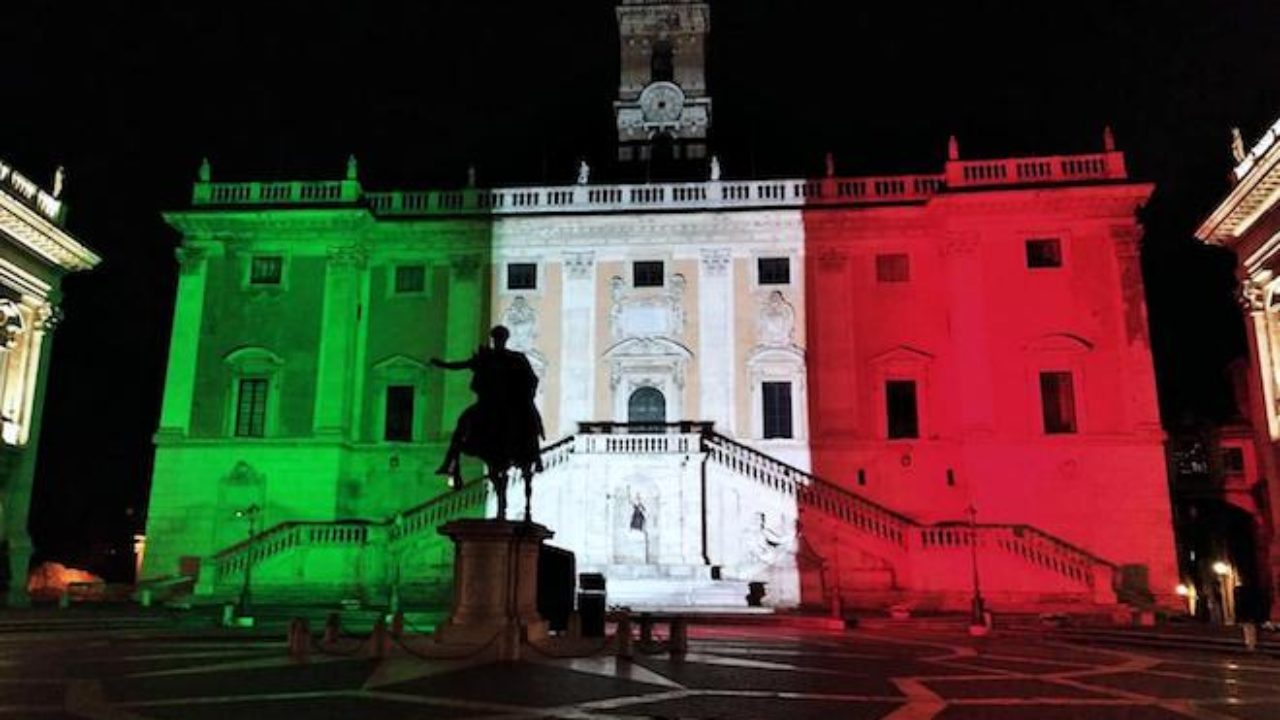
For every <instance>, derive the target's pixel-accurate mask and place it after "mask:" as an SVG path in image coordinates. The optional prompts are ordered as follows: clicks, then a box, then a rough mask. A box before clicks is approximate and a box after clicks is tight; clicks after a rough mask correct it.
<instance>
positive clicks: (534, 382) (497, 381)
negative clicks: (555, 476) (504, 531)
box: [431, 325, 545, 521]
mask: <svg viewBox="0 0 1280 720" xmlns="http://www.w3.org/2000/svg"><path fill="white" fill-rule="evenodd" d="M510 336H511V333H510V331H508V330H507V328H505V327H503V326H502V325H497V326H495V327H494V328H493V330H491V331H490V332H489V337H490V339H491V341H492V344H491V345H482V346H480V347H479V348H478V349H477V350H476V352H475V354H474V355H472V356H471V357H470V358H469V359H467V360H459V361H456V362H448V361H445V360H441V359H439V358H432V359H431V364H432V365H435V366H436V367H438V368H443V369H445V370H470V371H471V391H472V392H474V393H475V394H476V402H475V403H474V404H473V405H471V406H470V407H468V408H467V409H466V410H464V411H463V412H462V415H461V416H459V417H458V425H457V427H456V428H455V429H454V431H453V439H452V440H451V441H450V443H449V450H448V452H447V453H446V454H445V457H444V461H443V462H442V463H441V464H440V468H439V469H438V470H437V471H436V472H437V473H439V474H441V475H447V476H449V477H450V478H451V479H452V481H451V483H450V484H451V486H452V487H453V489H454V490H460V489H462V470H461V466H460V462H459V461H460V460H461V456H462V455H463V454H466V455H470V456H471V457H474V458H478V459H479V460H480V461H481V462H483V463H484V464H485V470H486V471H487V472H488V476H489V481H490V482H491V483H493V490H494V493H495V494H496V495H497V496H498V519H499V520H505V519H506V518H507V473H508V472H509V471H510V470H512V469H518V470H519V471H520V474H521V476H522V477H523V478H524V496H525V511H524V515H525V518H524V519H525V520H526V521H528V520H530V519H531V512H532V509H531V507H530V501H531V499H532V493H533V475H534V473H535V472H541V471H542V453H541V447H540V441H541V440H542V438H543V437H545V433H544V431H543V427H542V416H541V414H539V413H538V408H537V406H536V405H534V397H535V396H536V394H537V391H538V376H537V375H536V374H535V373H534V372H533V367H532V366H531V365H530V364H529V360H528V358H526V357H525V355H524V353H522V352H517V351H515V350H510V349H508V348H507V340H508V338H510Z"/></svg>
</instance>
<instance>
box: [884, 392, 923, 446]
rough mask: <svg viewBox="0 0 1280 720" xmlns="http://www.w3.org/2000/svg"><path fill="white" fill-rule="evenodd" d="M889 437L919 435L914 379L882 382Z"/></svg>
mask: <svg viewBox="0 0 1280 720" xmlns="http://www.w3.org/2000/svg"><path fill="white" fill-rule="evenodd" d="M884 400H885V413H886V415H887V419H888V434H889V439H891V440H892V439H898V438H918V437H920V414H919V409H918V408H917V407H916V381H915V380H888V381H886V382H885V384H884Z"/></svg>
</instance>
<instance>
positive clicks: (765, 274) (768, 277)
mask: <svg viewBox="0 0 1280 720" xmlns="http://www.w3.org/2000/svg"><path fill="white" fill-rule="evenodd" d="M756 277H757V280H758V281H759V283H760V284H761V285H789V284H790V283H791V260H790V259H788V258H760V259H759V260H757V261H756Z"/></svg>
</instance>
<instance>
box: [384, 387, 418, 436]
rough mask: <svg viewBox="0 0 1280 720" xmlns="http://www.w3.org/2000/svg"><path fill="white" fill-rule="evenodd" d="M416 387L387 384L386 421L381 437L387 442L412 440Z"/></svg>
mask: <svg viewBox="0 0 1280 720" xmlns="http://www.w3.org/2000/svg"><path fill="white" fill-rule="evenodd" d="M415 392H416V388H414V386H412V385H388V386H387V410H386V423H384V425H383V433H382V439H383V440H387V441H389V442H413V396H414V393H415Z"/></svg>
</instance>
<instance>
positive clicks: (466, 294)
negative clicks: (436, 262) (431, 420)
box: [440, 255, 489, 428]
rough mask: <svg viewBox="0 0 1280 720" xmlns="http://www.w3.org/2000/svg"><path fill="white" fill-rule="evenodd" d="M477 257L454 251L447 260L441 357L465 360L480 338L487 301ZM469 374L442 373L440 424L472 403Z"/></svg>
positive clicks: (450, 423) (445, 425)
mask: <svg viewBox="0 0 1280 720" xmlns="http://www.w3.org/2000/svg"><path fill="white" fill-rule="evenodd" d="M480 266H481V258H480V256H478V255H458V256H454V257H453V258H451V259H450V262H449V300H448V302H449V307H448V311H447V314H446V316H445V334H444V354H445V358H444V359H445V360H465V359H467V358H469V357H471V355H472V354H473V353H474V352H475V351H476V348H477V347H479V346H480V344H481V343H482V342H484V337H485V334H486V333H487V332H488V328H486V327H483V325H484V324H485V323H487V322H488V320H489V312H488V308H487V303H486V300H485V298H484V297H483V295H482V289H483V284H482V283H481V282H480ZM470 386H471V375H470V374H469V373H465V372H447V373H445V374H444V407H443V411H442V420H443V421H442V422H441V424H440V426H441V427H443V428H452V427H453V426H454V423H455V422H456V421H457V419H458V416H459V415H461V414H462V411H463V410H464V409H465V408H466V407H467V406H468V405H470V404H471V403H472V394H471V389H470Z"/></svg>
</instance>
